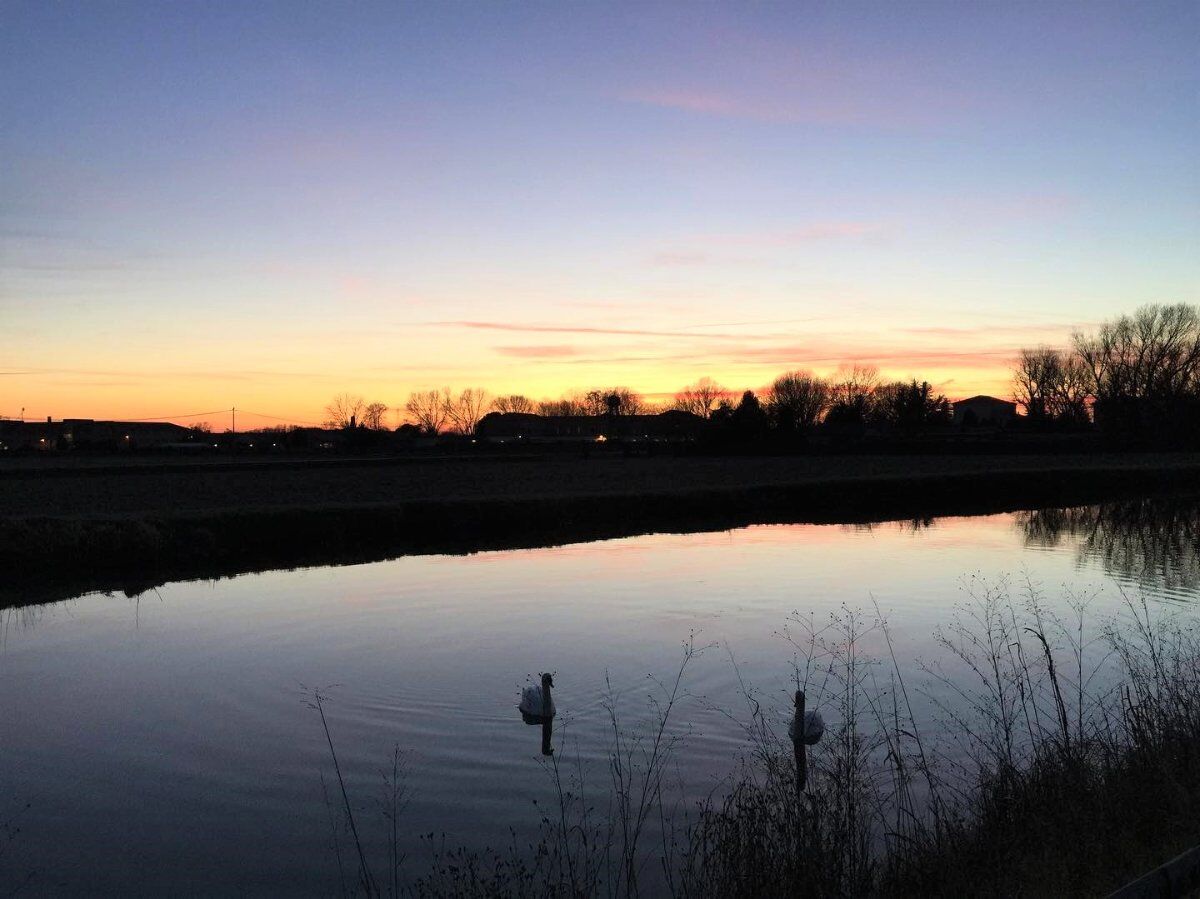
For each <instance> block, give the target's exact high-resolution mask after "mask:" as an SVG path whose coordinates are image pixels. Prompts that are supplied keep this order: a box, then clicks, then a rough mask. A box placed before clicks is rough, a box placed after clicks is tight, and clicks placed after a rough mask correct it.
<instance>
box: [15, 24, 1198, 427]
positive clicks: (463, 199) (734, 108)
mask: <svg viewBox="0 0 1200 899" xmlns="http://www.w3.org/2000/svg"><path fill="white" fill-rule="evenodd" d="M1198 97H1200V3H1197V2H1195V0H1183V2H1178V3H1158V2H1137V3H1133V2H1130V3H1105V2H1078V3H1053V2H1039V3H1033V2H1015V3H1005V4H991V3H983V2H952V3H945V4H941V3H934V2H921V3H897V2H891V0H889V2H881V3H875V4H868V3H861V4H859V3H828V4H825V3H803V2H793V3H787V4H780V5H774V4H735V3H693V4H672V5H655V4H650V3H644V2H639V3H632V4H599V3H587V4H584V3H550V4H538V3H523V2H521V3H484V2H469V3H468V2H426V3H404V4H400V3H378V4H374V3H353V4H351V3H297V2H287V3H278V4H274V3H260V2H253V3H245V2H238V3H228V4H224V3H170V4H163V5H161V6H154V5H153V4H123V3H115V2H98V3H82V2H80V3H51V2H45V0H38V2H32V3H21V2H12V0H6V2H4V3H3V4H2V5H0V415H4V416H9V417H13V416H16V415H18V414H19V413H20V410H21V409H22V408H24V409H25V415H26V416H27V417H31V418H37V417H42V418H44V417H45V416H46V415H53V416H54V417H56V418H58V417H80V416H82V417H95V418H108V417H117V418H143V417H149V416H179V415H182V414H186V413H192V412H206V411H209V410H217V409H227V408H229V407H231V406H234V405H236V406H238V407H239V408H240V409H246V410H255V411H256V412H259V413H266V414H267V415H272V416H277V417H278V418H282V419H286V420H290V421H296V422H314V421H320V420H321V419H322V418H323V412H322V409H323V407H324V405H325V404H326V403H327V402H328V401H329V399H330V397H331V396H332V395H333V394H335V393H339V392H342V391H348V392H351V393H357V394H362V395H363V396H364V397H366V399H368V400H380V401H383V402H386V403H388V404H389V405H392V406H399V405H402V404H403V402H404V400H405V398H406V397H407V395H408V393H409V392H410V391H412V390H415V389H423V388H429V387H441V386H444V385H446V386H451V387H454V388H461V387H468V386H482V387H486V388H488V389H489V390H490V391H492V392H494V393H507V392H522V393H526V394H529V395H531V396H534V397H545V396H554V395H558V394H561V393H563V392H566V391H570V390H573V389H587V388H589V387H594V386H602V385H612V384H624V385H628V386H630V387H632V388H634V389H637V390H640V391H642V392H645V393H647V394H651V395H654V394H665V393H669V392H671V391H674V390H675V389H676V388H678V387H680V386H682V385H684V384H686V383H689V382H692V381H695V380H696V379H698V378H700V377H703V376H708V377H712V378H715V379H717V380H718V381H720V382H722V383H724V384H726V385H728V386H729V387H731V388H737V389H744V388H747V387H749V388H758V387H761V386H763V385H765V384H767V383H769V382H770V380H771V379H772V378H773V377H774V376H775V375H776V374H778V373H780V372H782V371H784V370H787V369H791V368H809V369H814V370H816V371H818V372H820V373H826V372H830V371H832V370H833V369H835V368H836V367H837V366H838V365H839V363H843V362H855V361H858V362H871V363H875V364H877V365H878V366H879V367H880V368H881V369H882V370H883V372H884V373H885V374H887V375H894V376H897V377H907V376H917V377H919V378H926V379H928V380H930V381H931V382H934V383H935V384H936V385H938V386H939V388H940V389H941V390H943V391H944V392H945V393H946V394H947V395H949V396H950V397H951V398H955V397H961V396H964V395H969V394H974V393H979V392H988V393H997V394H1007V393H1008V389H1009V388H1008V380H1009V376H1008V362H1009V360H1010V359H1011V358H1012V356H1013V354H1014V352H1015V350H1016V348H1017V347H1019V346H1021V345H1023V344H1037V343H1063V342H1065V341H1066V340H1067V338H1068V336H1069V334H1070V332H1071V330H1072V329H1074V328H1080V327H1082V328H1088V327H1091V326H1094V325H1095V324H1096V323H1097V322H1099V321H1101V320H1102V319H1104V318H1106V317H1109V316H1112V315H1115V314H1118V313H1120V312H1122V311H1127V310H1131V309H1133V308H1135V307H1136V306H1138V305H1140V304H1142V303H1146V302H1180V301H1184V302H1197V301H1198V300H1200V290H1198V287H1200V101H1198ZM211 421H212V424H213V425H214V427H221V426H224V425H225V424H227V422H226V420H225V419H224V418H222V417H221V416H211ZM243 422H245V425H246V426H250V425H255V424H272V423H277V422H276V420H275V419H256V418H254V417H251V416H249V414H247V417H246V418H244V419H243V417H242V416H241V415H239V420H238V424H239V427H241V426H243Z"/></svg>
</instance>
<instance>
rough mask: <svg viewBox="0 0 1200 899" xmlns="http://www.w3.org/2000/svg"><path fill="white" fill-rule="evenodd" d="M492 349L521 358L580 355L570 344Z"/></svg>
mask: <svg viewBox="0 0 1200 899" xmlns="http://www.w3.org/2000/svg"><path fill="white" fill-rule="evenodd" d="M492 349H494V350H495V351H496V352H497V353H500V354H501V355H503V356H516V357H517V358H519V359H562V358H565V357H568V356H577V355H579V350H578V349H576V348H575V347H573V346H570V345H568V344H551V345H542V346H498V347H492Z"/></svg>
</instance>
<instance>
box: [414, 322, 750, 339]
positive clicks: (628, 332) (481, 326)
mask: <svg viewBox="0 0 1200 899" xmlns="http://www.w3.org/2000/svg"><path fill="white" fill-rule="evenodd" d="M428 324H430V325H435V326H443V327H451V328H467V329H470V330H475V331H513V332H518V333H527V334H607V335H619V336H624V337H685V338H690V339H696V340H747V339H751V340H752V339H755V338H753V337H748V336H747V335H745V334H708V333H703V332H697V331H684V330H679V331H660V330H655V329H651V328H592V327H583V326H579V325H523V324H516V323H511V322H484V321H444V322H429V323H428Z"/></svg>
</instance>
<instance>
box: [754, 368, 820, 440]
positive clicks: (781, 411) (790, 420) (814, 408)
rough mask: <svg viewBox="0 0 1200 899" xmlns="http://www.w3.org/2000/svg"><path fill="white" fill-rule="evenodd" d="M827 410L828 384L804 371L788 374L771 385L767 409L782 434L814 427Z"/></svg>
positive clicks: (781, 376)
mask: <svg viewBox="0 0 1200 899" xmlns="http://www.w3.org/2000/svg"><path fill="white" fill-rule="evenodd" d="M828 407H829V385H828V384H827V383H826V382H825V381H824V380H822V379H821V378H818V377H817V376H816V375H814V374H813V373H812V372H807V371H789V372H786V373H785V374H782V375H780V376H779V377H778V378H776V379H775V383H773V384H772V385H771V399H770V401H769V403H768V404H767V410H768V412H769V414H770V416H771V420H772V422H773V423H774V424H775V426H776V427H777V428H779V429H780V430H782V431H796V430H805V429H807V428H810V427H812V426H813V425H815V424H817V422H819V421H820V420H821V416H822V414H824V412H825V410H826V409H827V408H828Z"/></svg>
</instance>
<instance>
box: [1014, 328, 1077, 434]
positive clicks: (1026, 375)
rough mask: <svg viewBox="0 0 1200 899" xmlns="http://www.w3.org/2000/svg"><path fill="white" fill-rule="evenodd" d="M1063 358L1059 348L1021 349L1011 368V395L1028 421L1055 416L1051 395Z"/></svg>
mask: <svg viewBox="0 0 1200 899" xmlns="http://www.w3.org/2000/svg"><path fill="white" fill-rule="evenodd" d="M1064 363H1065V359H1064V355H1063V353H1062V352H1061V351H1059V350H1056V349H1054V348H1053V347H1047V346H1041V347H1037V348H1035V349H1028V348H1026V349H1022V350H1021V352H1020V354H1019V355H1018V356H1017V362H1016V366H1015V368H1014V369H1013V398H1014V399H1016V401H1017V405H1018V406H1021V407H1022V408H1023V409H1024V410H1025V414H1026V415H1028V416H1029V418H1030V420H1031V421H1042V420H1045V419H1049V418H1052V417H1053V416H1054V410H1053V404H1054V397H1055V396H1056V395H1057V393H1058V392H1059V390H1060V388H1061V385H1062V381H1063V375H1064V368H1065V364H1064Z"/></svg>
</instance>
